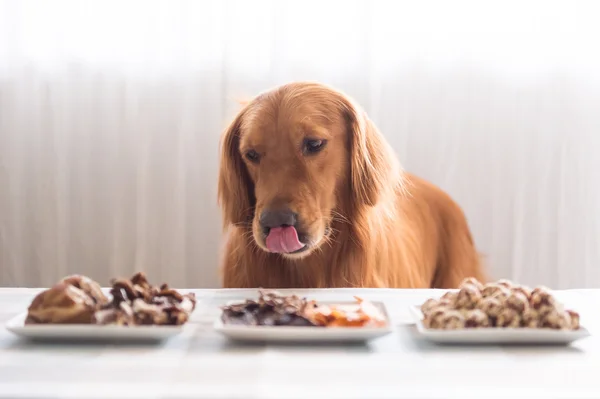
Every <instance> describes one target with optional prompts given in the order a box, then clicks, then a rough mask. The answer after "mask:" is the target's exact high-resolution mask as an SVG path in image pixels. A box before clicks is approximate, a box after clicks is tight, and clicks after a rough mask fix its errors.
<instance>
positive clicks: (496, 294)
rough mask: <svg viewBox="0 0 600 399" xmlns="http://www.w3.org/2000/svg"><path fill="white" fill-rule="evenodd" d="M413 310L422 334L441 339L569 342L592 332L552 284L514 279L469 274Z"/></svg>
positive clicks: (519, 342)
mask: <svg viewBox="0 0 600 399" xmlns="http://www.w3.org/2000/svg"><path fill="white" fill-rule="evenodd" d="M411 310H412V313H413V314H414V316H415V318H416V322H417V330H418V332H419V334H420V335H421V336H422V337H423V338H425V339H427V340H430V341H433V342H437V343H450V344H452V343H455V344H561V345H566V344H569V343H571V342H573V341H576V340H578V339H581V338H585V337H587V336H589V335H590V334H589V332H588V331H587V330H586V329H585V328H584V327H583V326H581V325H580V323H579V314H578V313H577V312H575V311H573V310H570V309H565V308H564V306H563V304H561V303H560V302H559V301H558V300H557V299H556V298H555V297H554V296H553V295H552V293H551V292H550V290H549V289H548V288H546V287H541V286H540V287H536V288H534V289H531V288H529V287H526V286H522V285H518V284H515V283H513V282H511V281H508V280H498V281H496V282H492V283H488V284H482V283H480V282H479V281H477V280H476V279H473V278H468V279H466V280H464V281H463V282H462V283H461V285H460V287H459V289H458V290H457V291H450V292H447V293H445V294H444V295H443V296H441V297H440V298H431V299H428V300H427V301H425V302H424V303H423V304H422V305H421V306H419V307H414V308H411Z"/></svg>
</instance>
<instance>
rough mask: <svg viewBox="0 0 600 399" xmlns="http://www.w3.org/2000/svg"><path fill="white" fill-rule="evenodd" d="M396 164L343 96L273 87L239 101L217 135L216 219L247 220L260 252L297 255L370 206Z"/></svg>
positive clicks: (319, 88) (299, 86) (315, 87)
mask: <svg viewBox="0 0 600 399" xmlns="http://www.w3.org/2000/svg"><path fill="white" fill-rule="evenodd" d="M396 169H397V164H396V161H395V157H393V155H391V151H390V149H389V146H388V145H387V143H386V142H385V140H383V138H382V137H381V136H380V134H379V132H378V131H377V130H376V128H375V127H374V125H373V124H372V122H371V121H370V120H369V119H368V118H367V116H366V115H365V113H364V111H362V110H361V109H360V108H358V107H357V106H356V105H355V104H354V103H353V101H352V100H350V99H349V98H348V97H347V96H345V95H343V94H342V93H340V92H338V91H335V90H333V89H330V88H328V87H326V86H323V85H320V84H313V83H292V84H288V85H285V86H281V87H279V88H276V89H274V90H272V91H269V92H266V93H263V94H261V95H260V96H258V97H256V98H255V99H253V100H252V101H250V102H249V103H248V104H246V105H245V107H244V108H243V109H242V111H241V112H240V113H239V114H238V115H237V116H236V118H235V119H234V121H233V122H232V123H231V125H230V126H229V127H228V128H227V129H226V130H225V132H224V134H223V138H222V154H221V165H220V175H219V190H218V191H219V201H220V204H221V206H222V208H223V216H224V223H225V226H229V225H231V224H233V225H236V226H242V227H245V226H247V227H250V226H251V228H252V235H253V237H254V240H255V242H256V244H257V245H258V246H259V247H260V248H262V249H263V250H265V251H269V252H275V253H280V254H283V255H284V256H286V257H288V258H301V257H303V256H306V255H308V254H310V253H311V252H312V251H313V250H314V249H316V248H318V247H319V246H320V245H321V244H322V243H323V242H324V241H325V238H326V237H327V236H328V235H329V234H330V233H331V231H332V230H331V225H332V221H333V220H334V219H335V218H343V219H350V218H351V217H352V214H353V210H356V208H357V207H359V206H373V205H375V204H376V203H377V202H378V200H379V198H380V197H381V195H382V193H384V192H385V191H386V190H388V189H389V188H390V187H389V186H390V182H391V174H393V173H394V171H395V170H396ZM391 184H392V185H393V183H391ZM348 221H349V222H351V220H348Z"/></svg>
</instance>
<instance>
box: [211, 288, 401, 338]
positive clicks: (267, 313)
mask: <svg viewBox="0 0 600 399" xmlns="http://www.w3.org/2000/svg"><path fill="white" fill-rule="evenodd" d="M258 294H259V295H258V299H256V300H254V299H247V300H245V301H238V302H233V303H229V304H227V305H226V306H223V307H222V308H221V310H222V312H221V317H220V318H219V319H218V320H217V321H216V322H215V326H214V328H215V330H217V331H218V332H220V333H221V334H223V335H225V336H227V337H228V338H231V339H234V340H242V341H291V342H315V341H319V342H351V341H367V340H370V339H373V338H377V337H380V336H383V335H386V334H389V333H390V332H391V326H390V322H389V318H388V315H387V312H386V309H385V306H384V304H383V303H381V302H370V301H366V300H364V299H362V298H357V297H354V300H353V301H348V302H336V303H329V302H317V301H315V300H308V299H306V298H301V297H298V296H296V295H287V296H286V295H283V294H281V293H279V292H277V291H268V290H259V292H258Z"/></svg>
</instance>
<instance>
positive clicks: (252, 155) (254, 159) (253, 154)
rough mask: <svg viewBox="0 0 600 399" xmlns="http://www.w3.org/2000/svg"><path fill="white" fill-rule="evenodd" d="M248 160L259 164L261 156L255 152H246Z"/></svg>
mask: <svg viewBox="0 0 600 399" xmlns="http://www.w3.org/2000/svg"><path fill="white" fill-rule="evenodd" d="M246 158H247V159H248V160H249V161H250V162H253V163H258V161H260V154H259V153H258V152H256V151H254V150H250V151H247V152H246Z"/></svg>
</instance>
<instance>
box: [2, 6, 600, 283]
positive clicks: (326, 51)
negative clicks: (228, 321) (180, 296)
mask: <svg viewBox="0 0 600 399" xmlns="http://www.w3.org/2000/svg"><path fill="white" fill-rule="evenodd" d="M599 11H600V6H599V5H598V3H597V2H591V1H590V2H577V1H562V2H553V1H506V0H504V1H498V2H493V1H456V0H454V1H423V0H419V1H406V2H405V1H387V2H384V1H350V0H345V1H324V0H315V1H308V0H303V1H276V0H273V1H257V0H253V1H217V0H215V1H174V0H170V1H154V0H144V1H125V0H120V1H108V0H102V1H83V0H75V1H59V0H52V1H27V0H22V1H19V0H13V1H11V0H4V1H0V286H47V285H49V284H52V283H53V282H54V281H56V280H57V279H59V278H60V277H62V276H63V275H65V274H69V273H84V274H87V275H89V276H91V277H93V278H95V279H99V280H100V281H101V282H103V283H107V282H108V279H109V278H110V277H112V276H116V275H127V274H130V273H133V272H134V271H135V270H145V271H146V272H148V273H149V275H150V278H151V279H152V280H154V281H157V282H158V281H161V282H162V281H169V282H171V283H172V284H173V285H176V286H179V287H216V286H218V285H219V280H218V278H217V265H218V258H219V252H220V250H221V245H222V234H221V226H220V214H219V209H218V207H217V203H216V178H217V165H218V152H217V150H218V142H219V136H220V133H221V131H222V129H223V128H224V127H225V125H226V124H227V122H228V121H229V120H230V119H231V118H232V116H233V115H234V114H235V112H236V111H237V109H238V105H237V103H236V99H237V98H243V97H246V96H252V95H255V94H257V93H258V92H260V91H263V90H265V89H268V88H271V87H272V86H274V85H277V84H282V83H285V82H289V81H292V80H305V79H307V80H317V81H321V82H324V83H328V84H331V85H334V86H336V87H339V88H340V89H343V90H344V91H346V92H348V93H349V94H351V95H352V96H354V97H355V98H356V99H357V100H358V101H359V102H360V103H361V104H362V105H363V106H364V107H365V108H366V110H367V112H369V113H370V115H371V116H372V118H373V119H374V120H375V122H376V123H377V124H378V126H379V127H380V129H381V130H382V131H383V133H384V134H385V136H386V137H387V138H388V140H389V141H390V142H391V143H392V145H393V146H394V148H395V149H396V151H397V153H398V156H399V157H400V159H401V161H402V163H403V165H404V166H405V167H406V169H408V170H410V171H412V172H414V173H416V174H419V175H421V176H423V177H424V178H427V179H429V180H431V181H432V182H434V183H436V184H438V185H440V186H441V187H442V188H444V189H445V190H447V191H448V192H449V193H450V194H451V195H452V196H454V198H455V199H456V200H457V201H458V202H459V203H460V204H461V205H462V207H463V208H464V210H465V212H466V214H467V216H468V218H469V223H470V225H471V227H472V229H473V232H474V235H475V239H476V242H477V245H478V246H479V248H480V250H481V251H482V252H483V253H484V254H485V255H486V260H487V262H488V264H489V267H490V271H491V273H492V276H493V277H495V278H501V277H506V278H512V279H515V280H518V281H520V282H523V283H527V284H532V285H533V284H546V285H549V286H551V287H554V288H571V287H600V155H598V154H600V45H599V44H598V39H599V38H600V24H599V23H598V18H599V15H600V12H599Z"/></svg>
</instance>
